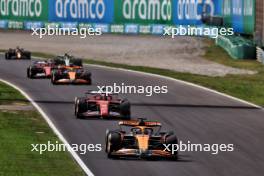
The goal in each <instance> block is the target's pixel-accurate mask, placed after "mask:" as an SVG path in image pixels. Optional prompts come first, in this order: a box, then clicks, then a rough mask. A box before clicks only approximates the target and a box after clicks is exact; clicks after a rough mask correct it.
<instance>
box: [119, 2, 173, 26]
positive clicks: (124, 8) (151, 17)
mask: <svg viewBox="0 0 264 176" xmlns="http://www.w3.org/2000/svg"><path fill="white" fill-rule="evenodd" d="M114 3H115V9H114V13H115V14H114V19H115V20H114V22H115V23H117V24H122V23H123V24H124V23H137V24H171V23H172V17H173V14H172V13H173V4H172V0H157V1H153V0H140V1H139V0H115V2H114Z"/></svg>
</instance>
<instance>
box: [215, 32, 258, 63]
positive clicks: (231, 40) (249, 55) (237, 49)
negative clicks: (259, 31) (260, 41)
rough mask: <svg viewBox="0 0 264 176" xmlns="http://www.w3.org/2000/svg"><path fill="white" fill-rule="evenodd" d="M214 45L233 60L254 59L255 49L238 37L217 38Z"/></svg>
mask: <svg viewBox="0 0 264 176" xmlns="http://www.w3.org/2000/svg"><path fill="white" fill-rule="evenodd" d="M216 44H217V45H218V46H220V47H222V48H224V49H225V50H226V51H227V52H228V54H229V55H230V56H231V57H232V58H233V59H255V58H256V47H255V45H254V43H253V42H252V41H250V40H247V39H244V38H242V37H240V36H219V37H218V38H217V39H216Z"/></svg>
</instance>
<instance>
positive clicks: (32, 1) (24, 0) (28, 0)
mask: <svg viewBox="0 0 264 176" xmlns="http://www.w3.org/2000/svg"><path fill="white" fill-rule="evenodd" d="M0 19H7V20H16V21H29V20H30V21H48V0H8V1H7V0H0Z"/></svg>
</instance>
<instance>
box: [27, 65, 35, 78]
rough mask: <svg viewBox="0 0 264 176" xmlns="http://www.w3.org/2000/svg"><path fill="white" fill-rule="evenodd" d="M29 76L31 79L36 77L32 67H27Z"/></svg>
mask: <svg viewBox="0 0 264 176" xmlns="http://www.w3.org/2000/svg"><path fill="white" fill-rule="evenodd" d="M27 77H28V78H30V79H33V78H34V74H33V72H32V68H31V67H29V68H27Z"/></svg>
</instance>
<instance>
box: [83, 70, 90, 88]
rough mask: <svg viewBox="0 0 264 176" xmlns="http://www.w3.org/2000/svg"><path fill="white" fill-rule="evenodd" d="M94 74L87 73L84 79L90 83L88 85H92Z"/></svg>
mask: <svg viewBox="0 0 264 176" xmlns="http://www.w3.org/2000/svg"><path fill="white" fill-rule="evenodd" d="M91 77H92V74H91V73H90V72H85V73H84V75H83V78H84V79H85V80H86V81H87V82H88V83H87V85H91V84H92V78H91Z"/></svg>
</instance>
